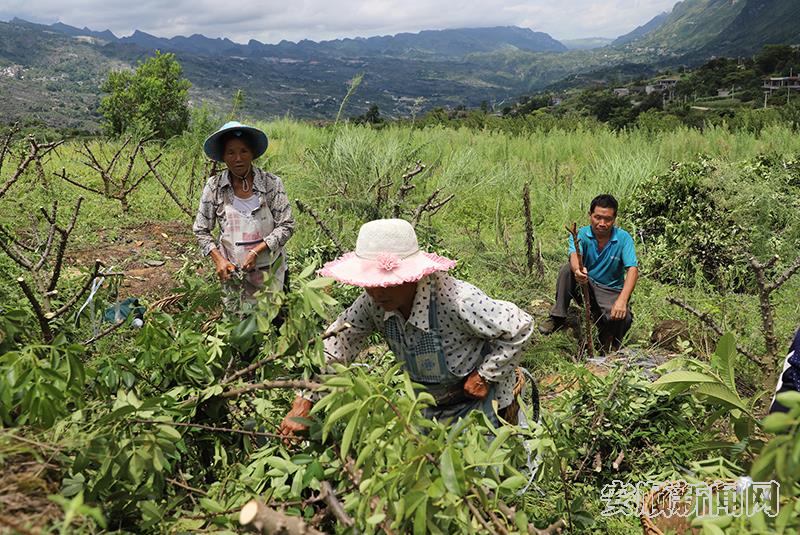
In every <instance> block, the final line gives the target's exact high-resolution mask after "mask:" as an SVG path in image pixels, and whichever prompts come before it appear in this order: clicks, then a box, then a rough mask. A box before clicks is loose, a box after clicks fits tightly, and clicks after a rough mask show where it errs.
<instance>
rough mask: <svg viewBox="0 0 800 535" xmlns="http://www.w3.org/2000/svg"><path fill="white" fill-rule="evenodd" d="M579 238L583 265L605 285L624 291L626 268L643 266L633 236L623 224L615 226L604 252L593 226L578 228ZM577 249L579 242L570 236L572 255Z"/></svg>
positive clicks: (594, 277) (593, 277)
mask: <svg viewBox="0 0 800 535" xmlns="http://www.w3.org/2000/svg"><path fill="white" fill-rule="evenodd" d="M578 241H579V242H580V244H581V253H582V254H583V265H584V266H586V270H587V271H588V272H589V278H591V279H592V280H593V281H594V282H596V283H599V284H602V285H603V286H608V287H609V288H614V289H616V290H622V286H623V284H624V283H625V270H626V269H627V268H629V267H635V266H638V265H639V261H638V260H637V259H636V248H635V247H634V245H633V238H632V237H631V235H630V234H628V233H627V232H626V231H624V230H622V229H621V228H619V227H614V228H613V229H612V230H611V238H609V240H608V243H606V246H605V247H603V250H602V251H598V250H597V239H596V238H595V237H594V234H593V233H592V227H591V226H589V225H587V226H585V227H581V229H580V230H579V231H578ZM574 252H575V245H574V244H573V243H572V236H570V237H569V254H570V255H572V253H574Z"/></svg>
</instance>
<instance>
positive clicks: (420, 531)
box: [414, 500, 428, 535]
mask: <svg viewBox="0 0 800 535" xmlns="http://www.w3.org/2000/svg"><path fill="white" fill-rule="evenodd" d="M427 527H428V500H422V501H421V502H420V504H419V506H418V507H417V510H416V512H415V513H414V535H427V533H428V529H427Z"/></svg>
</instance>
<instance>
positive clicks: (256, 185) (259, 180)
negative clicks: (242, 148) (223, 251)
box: [192, 167, 294, 256]
mask: <svg viewBox="0 0 800 535" xmlns="http://www.w3.org/2000/svg"><path fill="white" fill-rule="evenodd" d="M253 175H254V176H253V192H254V193H256V194H258V196H259V198H260V199H261V205H262V206H267V207H269V209H270V212H272V218H273V219H274V220H275V228H274V229H273V231H272V232H270V234H269V236H266V237H265V238H264V242H265V243H266V244H267V247H268V248H269V250H270V251H279V250H281V249H282V248H283V246H284V245H286V242H287V241H288V240H289V238H290V237H291V236H292V233H293V232H294V218H292V206H291V204H289V198H288V197H287V196H286V190H284V189H283V182H281V179H280V177H277V176H275V175H273V174H271V173H267V172H266V171H262V170H261V169H259V168H257V167H253ZM232 203H233V186H232V185H231V181H230V179H229V178H228V171H227V170H226V171H223V172H221V173H219V174H217V175H214V176H212V177H211V178H209V179H208V181H207V182H206V185H205V187H204V188H203V195H202V197H200V207H199V208H198V209H197V217H195V219H194V225H192V232H194V235H195V236H197V241H198V242H199V243H200V250H201V252H202V253H203V256H206V255H208V254H209V253H210V252H211V251H212V250H213V249H216V248H217V245H216V244H215V243H214V238H213V237H212V236H211V231H213V230H214V225H215V224H216V223H217V222H219V226H220V228H225V223H226V221H225V205H226V204H232Z"/></svg>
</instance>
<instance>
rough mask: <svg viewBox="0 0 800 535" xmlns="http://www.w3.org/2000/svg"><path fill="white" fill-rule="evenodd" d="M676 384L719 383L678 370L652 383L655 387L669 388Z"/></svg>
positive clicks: (703, 375) (696, 373)
mask: <svg viewBox="0 0 800 535" xmlns="http://www.w3.org/2000/svg"><path fill="white" fill-rule="evenodd" d="M678 383H686V384H690V385H693V384H698V383H719V379H717V378H716V377H712V376H711V375H706V374H704V373H699V372H690V371H687V370H679V371H677V372H672V373H668V374H667V375H662V376H661V377H659V378H658V380H657V381H656V382H654V383H653V386H655V387H657V388H658V387H665V388H667V387H669V386H671V385H675V384H678Z"/></svg>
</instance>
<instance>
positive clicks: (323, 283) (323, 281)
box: [306, 277, 334, 288]
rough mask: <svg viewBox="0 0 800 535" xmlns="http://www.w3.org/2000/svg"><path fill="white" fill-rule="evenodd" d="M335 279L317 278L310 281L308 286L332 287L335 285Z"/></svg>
mask: <svg viewBox="0 0 800 535" xmlns="http://www.w3.org/2000/svg"><path fill="white" fill-rule="evenodd" d="M333 281H334V279H332V278H330V277H317V278H316V279H314V280H312V281H309V282H308V284H306V286H307V287H308V288H325V287H326V286H330V285H331V284H333Z"/></svg>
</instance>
